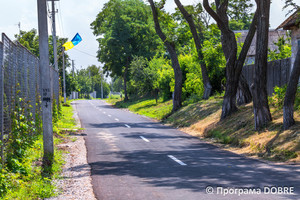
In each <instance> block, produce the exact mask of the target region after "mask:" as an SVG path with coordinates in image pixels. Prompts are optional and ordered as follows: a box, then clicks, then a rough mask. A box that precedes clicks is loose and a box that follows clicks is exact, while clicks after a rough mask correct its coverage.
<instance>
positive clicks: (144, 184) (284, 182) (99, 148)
mask: <svg viewBox="0 0 300 200" xmlns="http://www.w3.org/2000/svg"><path fill="white" fill-rule="evenodd" d="M75 104H76V108H77V111H78V114H79V118H80V120H81V123H82V126H83V127H84V128H85V133H86V134H87V135H86V136H85V139H86V145H87V150H88V163H89V164H90V165H91V168H92V184H93V188H94V193H95V195H96V197H97V199H99V200H201V199H203V200H204V199H205V200H210V199H211V200H215V199H228V200H229V199H230V200H231V199H243V200H248V199H251V200H252V199H269V200H277V199H295V200H296V199H298V200H299V199H300V166H299V165H298V166H296V165H294V166H293V165H275V164H272V165H270V164H265V163H264V162H261V161H258V160H254V159H249V158H245V157H242V156H239V155H236V154H233V153H231V152H228V151H224V150H220V149H219V148H217V147H215V146H213V145H210V144H207V143H205V142H203V141H201V140H199V139H198V138H195V137H192V136H190V135H187V134H185V133H183V132H181V131H178V130H176V129H173V128H170V127H168V126H163V125H161V124H159V123H156V122H153V121H151V120H149V119H147V118H145V117H142V116H140V115H136V114H133V113H131V112H128V111H125V110H120V109H116V108H112V107H111V106H110V105H108V104H106V103H105V102H104V101H100V100H78V101H76V102H75ZM208 193H209V194H208ZM210 193H212V194H210ZM266 193H268V194H266ZM271 193H273V194H271ZM278 193H281V194H278ZM283 193H286V194H283Z"/></svg>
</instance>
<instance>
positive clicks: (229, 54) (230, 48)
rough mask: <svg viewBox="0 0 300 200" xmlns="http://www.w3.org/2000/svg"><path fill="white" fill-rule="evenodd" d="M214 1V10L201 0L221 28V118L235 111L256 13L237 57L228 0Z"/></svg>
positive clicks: (253, 31)
mask: <svg viewBox="0 0 300 200" xmlns="http://www.w3.org/2000/svg"><path fill="white" fill-rule="evenodd" d="M215 3H216V8H217V10H216V12H215V11H214V10H213V9H212V8H211V7H210V6H209V3H208V0H203V6H204V8H205V10H206V11H207V12H208V13H209V14H210V15H211V16H212V17H213V18H214V20H215V21H216V22H217V25H218V27H219V29H220V30H221V42H222V48H223V52H224V55H225V58H226V88H225V95H224V101H223V105H222V115H221V120H222V119H225V118H226V117H228V116H230V115H231V114H232V113H234V112H235V111H237V106H236V93H237V88H238V84H239V79H240V75H241V72H242V68H243V64H244V62H245V59H246V55H247V52H248V50H249V47H250V45H251V41H252V39H253V36H254V34H255V30H256V19H257V14H255V16H254V18H253V21H252V23H251V26H250V29H249V32H248V35H247V37H246V39H245V42H244V45H243V48H242V50H241V53H240V55H239V57H238V58H237V42H236V39H235V35H234V33H233V31H232V30H230V28H229V21H228V16H227V14H226V12H227V8H228V0H222V1H220V0H215Z"/></svg>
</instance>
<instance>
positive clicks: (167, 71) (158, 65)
mask: <svg viewBox="0 0 300 200" xmlns="http://www.w3.org/2000/svg"><path fill="white" fill-rule="evenodd" d="M149 68H150V69H151V70H153V71H156V74H157V79H156V80H155V81H154V84H153V86H154V88H158V89H159V93H160V95H161V97H162V99H163V101H166V100H169V99H170V98H171V97H172V91H171V90H172V89H171V86H172V85H171V84H172V82H174V71H173V69H172V67H171V65H170V60H167V59H165V58H163V57H154V58H153V59H152V60H150V61H149Z"/></svg>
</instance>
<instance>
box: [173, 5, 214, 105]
mask: <svg viewBox="0 0 300 200" xmlns="http://www.w3.org/2000/svg"><path fill="white" fill-rule="evenodd" d="M174 1H175V3H176V5H177V7H178V9H179V10H180V12H181V13H182V15H183V16H184V18H185V20H186V21H187V23H188V24H189V27H190V30H191V33H192V35H193V38H194V42H195V45H196V49H197V53H198V58H199V61H200V65H201V73H202V80H203V84H204V93H203V99H208V98H209V96H210V94H211V89H212V86H211V84H210V81H209V77H208V73H207V68H206V65H205V62H204V61H203V53H202V45H203V32H202V29H201V27H200V26H199V28H198V30H199V34H198V32H197V29H196V25H195V23H194V20H193V16H192V15H191V14H190V13H189V12H188V11H187V10H186V9H185V8H184V6H183V5H182V4H181V2H180V0H174ZM199 36H200V37H201V38H200V37H199Z"/></svg>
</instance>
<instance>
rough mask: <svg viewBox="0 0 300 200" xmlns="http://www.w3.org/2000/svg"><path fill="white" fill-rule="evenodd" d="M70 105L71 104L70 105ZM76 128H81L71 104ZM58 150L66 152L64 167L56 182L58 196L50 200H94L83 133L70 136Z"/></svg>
mask: <svg viewBox="0 0 300 200" xmlns="http://www.w3.org/2000/svg"><path fill="white" fill-rule="evenodd" d="M71 104H72V103H71ZM72 107H73V109H74V118H75V120H76V122H77V126H78V127H81V124H80V121H79V118H78V115H77V111H76V105H75V104H72ZM58 148H62V149H64V150H66V151H67V152H68V153H66V154H64V157H65V162H66V163H65V165H64V167H63V172H62V174H61V177H62V178H61V179H59V180H56V181H55V184H56V186H57V188H58V193H59V195H58V196H57V197H52V198H49V199H50V200H71V199H72V200H75V199H76V200H96V198H95V195H94V192H93V187H92V184H91V180H92V179H91V167H90V166H89V164H88V163H87V150H86V146H85V140H84V133H82V132H81V133H79V134H74V135H72V136H70V140H68V141H67V142H66V143H63V144H60V145H59V146H58Z"/></svg>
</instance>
